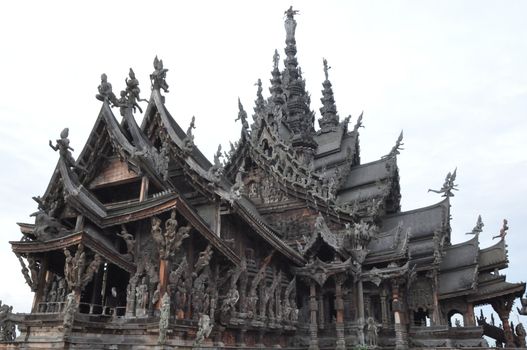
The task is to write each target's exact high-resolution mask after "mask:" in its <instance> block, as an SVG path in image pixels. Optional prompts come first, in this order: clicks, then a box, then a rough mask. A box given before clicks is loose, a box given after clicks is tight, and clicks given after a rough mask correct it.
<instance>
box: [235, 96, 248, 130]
mask: <svg viewBox="0 0 527 350" xmlns="http://www.w3.org/2000/svg"><path fill="white" fill-rule="evenodd" d="M238 109H239V112H238V117H237V118H236V119H235V120H234V121H235V122H237V121H238V120H241V122H242V133H245V134H246V133H247V132H248V131H249V123H248V122H247V112H245V110H244V109H243V105H242V102H241V101H240V98H239V97H238Z"/></svg>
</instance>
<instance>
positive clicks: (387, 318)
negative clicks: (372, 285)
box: [380, 288, 390, 328]
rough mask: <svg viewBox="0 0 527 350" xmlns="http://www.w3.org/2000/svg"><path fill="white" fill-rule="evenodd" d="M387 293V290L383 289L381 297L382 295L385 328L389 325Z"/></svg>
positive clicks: (383, 324) (382, 316)
mask: <svg viewBox="0 0 527 350" xmlns="http://www.w3.org/2000/svg"><path fill="white" fill-rule="evenodd" d="M387 296H388V294H387V292H386V289H385V288H383V289H381V295H380V298H381V318H382V326H383V328H385V327H386V326H387V325H388V324H389V323H390V321H389V319H390V318H389V317H388V301H387V299H388V298H387Z"/></svg>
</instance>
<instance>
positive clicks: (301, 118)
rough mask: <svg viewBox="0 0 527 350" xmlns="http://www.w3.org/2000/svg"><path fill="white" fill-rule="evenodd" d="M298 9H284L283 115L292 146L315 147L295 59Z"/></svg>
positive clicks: (305, 95) (309, 115)
mask: <svg viewBox="0 0 527 350" xmlns="http://www.w3.org/2000/svg"><path fill="white" fill-rule="evenodd" d="M296 14H298V11H296V10H293V7H292V6H291V7H290V8H289V9H288V10H287V11H285V16H286V19H285V31H286V39H285V43H286V47H285V54H286V58H285V60H284V64H285V69H284V71H283V74H282V82H283V84H284V90H285V91H284V92H285V95H286V98H287V102H286V106H285V107H286V108H285V112H286V113H285V115H286V123H287V125H288V126H289V128H290V129H291V131H292V133H293V139H292V141H293V146H296V145H298V146H307V147H313V146H314V147H316V144H314V141H313V137H312V136H313V133H314V127H313V122H314V115H313V112H311V110H310V108H309V103H310V99H309V96H308V94H307V93H306V89H305V81H304V79H302V74H301V72H300V68H299V67H298V61H297V59H296V39H295V30H296V20H295V15H296Z"/></svg>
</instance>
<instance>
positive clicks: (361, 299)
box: [356, 279, 364, 345]
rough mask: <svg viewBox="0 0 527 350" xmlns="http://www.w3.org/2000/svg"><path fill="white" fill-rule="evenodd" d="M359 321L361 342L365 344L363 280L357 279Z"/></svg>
mask: <svg viewBox="0 0 527 350" xmlns="http://www.w3.org/2000/svg"><path fill="white" fill-rule="evenodd" d="M356 294H357V323H358V324H359V332H358V336H359V343H360V344H361V345H364V294H363V290H362V281H361V280H360V279H359V280H358V281H357V293H356Z"/></svg>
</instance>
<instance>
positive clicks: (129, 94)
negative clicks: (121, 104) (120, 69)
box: [121, 68, 148, 113]
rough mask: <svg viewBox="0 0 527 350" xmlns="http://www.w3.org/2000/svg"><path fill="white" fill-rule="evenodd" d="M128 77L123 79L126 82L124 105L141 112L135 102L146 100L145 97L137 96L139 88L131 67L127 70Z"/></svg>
mask: <svg viewBox="0 0 527 350" xmlns="http://www.w3.org/2000/svg"><path fill="white" fill-rule="evenodd" d="M128 77H129V78H126V79H125V83H126V106H127V107H129V108H133V109H134V112H135V109H136V108H137V109H139V112H141V113H143V110H142V109H141V107H140V106H139V104H138V103H137V102H148V101H147V100H145V99H141V98H140V97H139V93H140V92H141V90H140V89H139V80H137V78H136V77H135V72H134V70H133V69H132V68H130V71H129V72H128ZM121 96H122V94H121Z"/></svg>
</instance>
